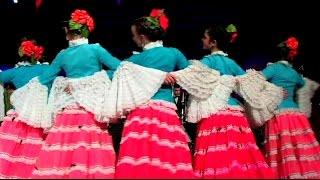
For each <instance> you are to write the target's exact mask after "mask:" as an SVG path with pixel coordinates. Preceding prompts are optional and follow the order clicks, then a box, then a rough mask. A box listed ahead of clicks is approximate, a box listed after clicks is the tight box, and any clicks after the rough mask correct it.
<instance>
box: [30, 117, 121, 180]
mask: <svg viewBox="0 0 320 180" xmlns="http://www.w3.org/2000/svg"><path fill="white" fill-rule="evenodd" d="M114 165H115V153H114V150H113V145H112V138H111V136H110V135H109V134H108V131H107V130H106V125H104V124H100V123H97V122H96V121H95V120H94V115H93V114H91V113H79V114H66V113H62V114H58V115H57V117H56V121H55V124H54V127H53V128H51V129H50V130H49V133H48V136H47V138H46V140H45V142H44V145H43V148H42V149H41V151H40V155H39V158H38V160H37V162H36V166H35V170H34V171H33V178H57V179H62V178H63V179H64V178H87V179H92V178H113V177H114Z"/></svg>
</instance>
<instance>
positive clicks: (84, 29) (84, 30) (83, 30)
mask: <svg viewBox="0 0 320 180" xmlns="http://www.w3.org/2000/svg"><path fill="white" fill-rule="evenodd" d="M89 33H90V32H89V29H88V28H87V27H86V26H83V27H82V28H81V36H82V37H85V38H87V37H89Z"/></svg>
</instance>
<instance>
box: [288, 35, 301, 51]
mask: <svg viewBox="0 0 320 180" xmlns="http://www.w3.org/2000/svg"><path fill="white" fill-rule="evenodd" d="M285 44H286V46H287V47H288V48H289V49H290V50H295V49H298V46H299V42H298V40H297V39H296V38H295V37H290V38H288V40H286V42H285Z"/></svg>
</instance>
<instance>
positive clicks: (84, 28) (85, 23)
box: [69, 9, 95, 38]
mask: <svg viewBox="0 0 320 180" xmlns="http://www.w3.org/2000/svg"><path fill="white" fill-rule="evenodd" d="M94 26H95V25H94V20H93V18H92V17H91V16H90V15H89V13H88V12H87V11H86V10H80V9H77V10H75V11H74V12H73V13H72V14H71V19H70V20H69V28H70V30H80V32H81V35H82V36H83V37H85V38H87V37H88V36H89V32H92V31H93V30H94Z"/></svg>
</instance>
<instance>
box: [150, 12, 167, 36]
mask: <svg viewBox="0 0 320 180" xmlns="http://www.w3.org/2000/svg"><path fill="white" fill-rule="evenodd" d="M150 16H151V17H153V18H156V19H158V20H159V23H160V26H161V28H162V29H163V30H165V31H166V30H167V29H168V27H169V19H168V17H167V16H166V15H165V14H164V10H163V9H152V10H151V13H150Z"/></svg>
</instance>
